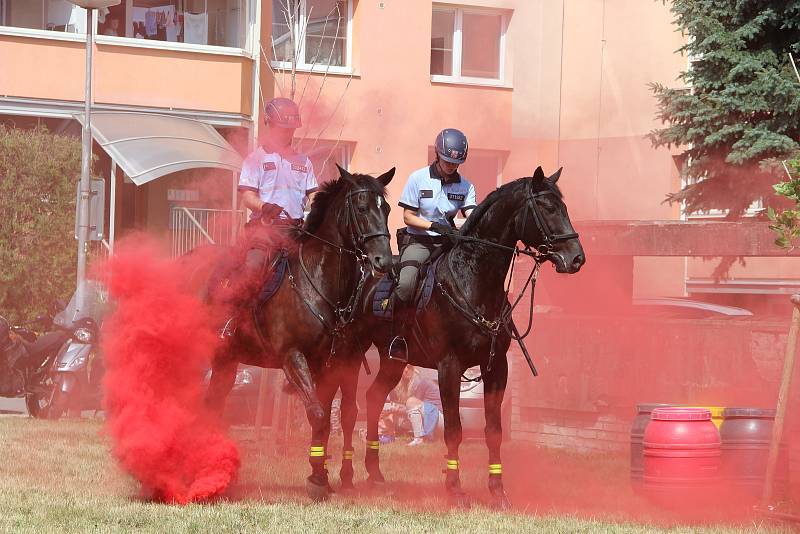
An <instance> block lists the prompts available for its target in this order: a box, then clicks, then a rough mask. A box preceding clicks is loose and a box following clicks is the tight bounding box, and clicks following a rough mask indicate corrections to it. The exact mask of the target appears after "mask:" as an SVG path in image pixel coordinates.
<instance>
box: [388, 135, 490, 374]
mask: <svg viewBox="0 0 800 534" xmlns="http://www.w3.org/2000/svg"><path fill="white" fill-rule="evenodd" d="M434 146H435V150H436V160H435V161H434V162H433V163H431V164H430V165H429V166H427V167H423V168H421V169H419V170H417V171H414V172H412V173H411V175H410V176H409V177H408V181H407V182H406V185H405V187H404V188H403V193H402V194H401V196H400V202H399V204H400V207H401V208H403V222H404V223H405V224H406V228H405V236H404V238H403V240H404V241H406V243H401V251H400V265H399V267H400V275H399V280H398V283H397V288H396V289H395V301H394V320H395V332H396V334H397V335H396V336H395V337H394V339H392V343H391V345H390V346H389V356H390V357H391V358H394V359H398V360H402V361H408V349H407V344H406V341H405V337H404V336H406V335H408V330H409V328H410V326H411V325H412V324H413V320H414V314H415V309H414V308H415V307H414V302H413V300H414V291H415V290H416V287H417V277H418V275H419V266H420V265H421V264H422V263H424V262H425V261H426V260H427V259H428V258H429V257H430V256H431V254H432V253H433V251H434V250H436V248H438V247H441V246H442V245H443V244H444V243H445V241H446V240H447V236H448V235H452V234H454V233H456V232H457V230H456V229H455V228H454V226H453V223H452V221H453V219H454V218H455V216H456V214H457V213H458V211H459V210H460V211H461V212H462V213H463V214H464V216H467V215H469V213H470V212H471V211H472V209H473V208H475V206H476V205H477V202H476V200H475V187H474V186H473V185H472V184H471V183H470V182H469V180H467V179H466V178H464V177H463V176H461V175H460V174H459V173H458V166H459V165H461V164H462V163H464V161H466V159H467V152H468V149H469V146H468V144H467V137H466V136H465V135H464V134H463V133H462V132H460V131H459V130H456V129H455V128H446V129H444V130H442V131H441V132H440V133H439V135H437V136H436V142H435V143H434ZM402 233H403V232H402V231H401V234H402Z"/></svg>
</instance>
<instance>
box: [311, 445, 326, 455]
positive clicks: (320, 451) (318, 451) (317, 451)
mask: <svg viewBox="0 0 800 534" xmlns="http://www.w3.org/2000/svg"><path fill="white" fill-rule="evenodd" d="M308 455H309V456H314V457H317V456H325V447H311V449H309V451H308Z"/></svg>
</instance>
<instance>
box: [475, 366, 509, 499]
mask: <svg viewBox="0 0 800 534" xmlns="http://www.w3.org/2000/svg"><path fill="white" fill-rule="evenodd" d="M481 375H482V376H483V409H484V413H485V415H486V429H485V432H486V446H487V447H488V448H489V492H490V493H491V494H492V497H493V498H494V502H495V504H496V505H497V506H498V507H499V508H501V509H503V510H506V509H508V508H510V507H511V502H510V501H509V500H508V496H506V492H505V489H504V488H503V465H502V463H501V461H500V444H501V443H502V442H503V427H502V415H501V413H502V411H501V406H502V403H503V395H504V394H505V391H506V383H507V381H508V360H506V358H496V359H495V361H494V365H493V366H492V370H491V371H486V369H484V368H483V367H482V368H481Z"/></svg>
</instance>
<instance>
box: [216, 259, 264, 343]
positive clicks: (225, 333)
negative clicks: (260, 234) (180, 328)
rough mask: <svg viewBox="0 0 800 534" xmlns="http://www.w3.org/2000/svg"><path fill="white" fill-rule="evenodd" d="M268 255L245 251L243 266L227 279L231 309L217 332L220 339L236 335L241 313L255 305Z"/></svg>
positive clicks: (228, 299)
mask: <svg viewBox="0 0 800 534" xmlns="http://www.w3.org/2000/svg"><path fill="white" fill-rule="evenodd" d="M267 259H268V254H267V252H266V251H265V250H262V249H260V248H252V249H250V250H248V251H247V256H246V257H245V261H244V264H242V266H241V268H240V269H239V270H237V271H234V272H233V273H232V274H231V276H230V279H229V283H228V287H227V290H228V291H227V293H228V298H226V300H227V301H228V302H227V304H228V305H229V306H230V307H231V309H232V311H231V315H229V316H228V317H227V319H226V321H225V322H224V323H223V326H222V328H220V330H219V337H220V339H226V338H229V337H231V336H233V335H234V334H235V333H236V328H237V326H238V324H237V318H238V316H239V314H240V313H241V311H242V310H243V309H244V310H247V309H249V308H250V307H251V306H252V305H253V304H255V302H254V301H255V299H256V297H257V296H258V292H259V290H260V289H261V288H260V287H258V282H259V281H260V280H261V279H262V278H263V276H264V269H265V267H266V264H267Z"/></svg>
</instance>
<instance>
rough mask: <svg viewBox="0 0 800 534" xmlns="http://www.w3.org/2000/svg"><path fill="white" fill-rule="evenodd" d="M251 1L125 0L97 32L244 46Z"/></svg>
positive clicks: (108, 16) (113, 35) (234, 46)
mask: <svg viewBox="0 0 800 534" xmlns="http://www.w3.org/2000/svg"><path fill="white" fill-rule="evenodd" d="M248 12H249V2H248V0H123V2H122V3H121V4H120V5H118V6H113V7H111V8H110V13H109V14H108V15H107V16H106V17H105V19H104V20H102V21H100V23H99V24H98V28H97V33H98V34H100V35H108V36H112V37H133V38H136V39H147V40H151V41H166V42H172V43H188V44H193V45H213V46H225V47H232V48H245V47H246V46H247V34H248Z"/></svg>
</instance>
